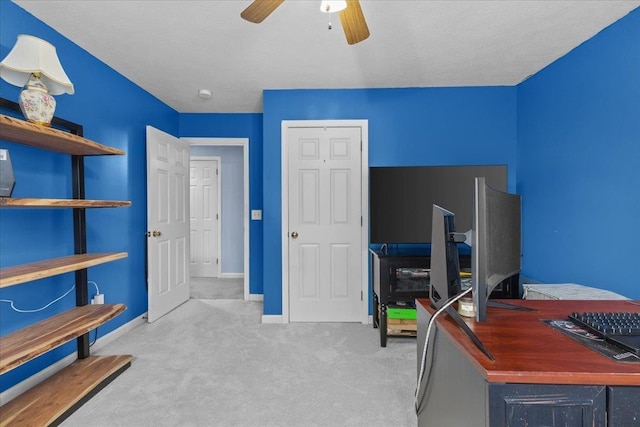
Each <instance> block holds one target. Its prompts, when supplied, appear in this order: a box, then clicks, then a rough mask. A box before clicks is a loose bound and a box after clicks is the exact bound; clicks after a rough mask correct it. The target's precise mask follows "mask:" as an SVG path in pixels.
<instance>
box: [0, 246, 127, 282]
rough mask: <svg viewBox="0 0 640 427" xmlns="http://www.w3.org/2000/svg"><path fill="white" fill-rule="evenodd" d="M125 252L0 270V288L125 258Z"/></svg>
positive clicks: (84, 256) (87, 255)
mask: <svg viewBox="0 0 640 427" xmlns="http://www.w3.org/2000/svg"><path fill="white" fill-rule="evenodd" d="M127 256H128V255H127V253H126V252H113V253H96V254H78V255H70V256H66V257H61V258H54V259H49V260H44V261H38V262H33V263H29V264H22V265H16V266H14V267H5V268H2V269H0V288H5V287H8V286H14V285H18V284H20V283H25V282H30V281H32V280H38V279H43V278H45V277H51V276H57V275H58V274H64V273H69V272H71V271H77V270H82V269H84V268H88V267H92V266H94V265H98V264H104V263H106V262H111V261H115V260H118V259H121V258H126V257H127Z"/></svg>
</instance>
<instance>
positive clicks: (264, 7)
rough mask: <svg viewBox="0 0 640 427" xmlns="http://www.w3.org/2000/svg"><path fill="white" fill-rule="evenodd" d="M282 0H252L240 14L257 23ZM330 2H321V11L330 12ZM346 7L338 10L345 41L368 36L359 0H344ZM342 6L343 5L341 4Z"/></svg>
mask: <svg viewBox="0 0 640 427" xmlns="http://www.w3.org/2000/svg"><path fill="white" fill-rule="evenodd" d="M283 2H284V0H253V3H251V4H250V5H249V6H248V7H247V8H246V9H245V10H243V11H242V13H241V14H240V16H241V17H242V18H243V19H245V20H247V21H249V22H253V23H255V24H259V23H260V22H262V21H264V20H265V19H266V18H267V17H268V16H269V15H270V14H271V12H273V11H274V10H276V8H277V7H278V6H280V5H281V4H282V3H283ZM331 3H335V2H325V1H323V2H322V6H321V10H322V11H323V12H331V11H333V10H335V11H337V10H338V9H331V7H333V6H332V5H331ZM342 3H346V8H344V9H342V10H340V12H339V13H340V22H341V23H342V29H343V30H344V35H345V36H346V37H347V43H349V44H356V43H360V42H361V41H363V40H365V39H366V38H367V37H369V27H367V21H366V20H365V19H364V14H363V13H362V8H361V7H360V1H359V0H346V2H342ZM343 7H344V5H343Z"/></svg>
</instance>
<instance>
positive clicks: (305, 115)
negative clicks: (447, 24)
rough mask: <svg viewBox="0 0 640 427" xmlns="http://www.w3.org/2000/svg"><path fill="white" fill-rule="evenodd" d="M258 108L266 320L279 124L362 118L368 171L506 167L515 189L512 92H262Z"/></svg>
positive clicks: (277, 256)
mask: <svg viewBox="0 0 640 427" xmlns="http://www.w3.org/2000/svg"><path fill="white" fill-rule="evenodd" d="M263 110H264V130H263V135H264V150H263V168H264V172H263V173H264V182H263V189H264V190H263V191H264V211H263V222H264V275H263V277H264V314H267V315H269V314H272V315H278V314H281V313H282V272H281V265H282V256H281V251H280V250H279V248H280V247H281V245H282V239H281V237H282V233H283V231H282V227H281V213H282V212H281V204H282V198H281V176H280V175H281V171H280V170H281V156H282V154H281V150H280V145H281V122H282V120H320V119H322V120H325V119H367V120H368V121H369V164H370V165H371V166H382V165H453V164H507V165H508V166H509V188H510V190H512V191H515V164H516V88H515V87H482V88H475V87H471V88H430V89H425V88H421V89H344V90H267V91H265V92H264V107H263ZM273 248H277V249H278V250H273Z"/></svg>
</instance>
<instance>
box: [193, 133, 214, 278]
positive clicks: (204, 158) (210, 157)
mask: <svg viewBox="0 0 640 427" xmlns="http://www.w3.org/2000/svg"><path fill="white" fill-rule="evenodd" d="M191 145H192V144H189V146H190V147H191ZM190 160H211V161H216V162H218V163H217V164H218V178H217V179H216V182H217V187H216V198H217V200H216V203H217V205H218V211H217V212H215V213H216V214H217V215H218V219H217V221H216V227H217V231H216V233H217V235H218V238H217V242H216V245H217V246H218V247H217V248H216V254H217V256H218V259H219V260H220V262H218V263H217V264H216V277H220V272H221V271H222V256H221V255H222V252H221V248H222V205H221V204H220V203H221V201H222V197H221V192H222V171H221V169H222V168H221V165H222V158H221V157H220V156H191V157H190ZM213 261H214V262H215V260H213Z"/></svg>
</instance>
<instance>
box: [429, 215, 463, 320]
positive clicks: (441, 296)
mask: <svg viewBox="0 0 640 427" xmlns="http://www.w3.org/2000/svg"><path fill="white" fill-rule="evenodd" d="M455 231H456V226H455V215H454V214H453V212H449V211H448V210H446V209H444V208H442V207H440V206H438V205H433V217H432V222H431V275H430V276H431V286H430V288H429V299H430V300H431V305H433V306H434V307H435V308H440V307H442V306H443V305H444V303H445V302H447V300H448V299H449V298H451V297H453V296H455V295H457V294H458V293H460V290H461V289H460V260H459V257H458V245H457V243H456V240H457V239H456V234H455Z"/></svg>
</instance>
